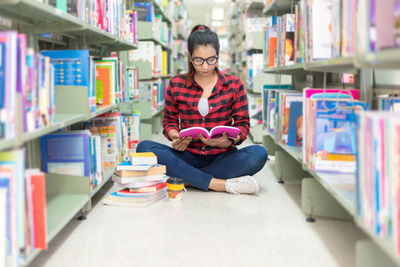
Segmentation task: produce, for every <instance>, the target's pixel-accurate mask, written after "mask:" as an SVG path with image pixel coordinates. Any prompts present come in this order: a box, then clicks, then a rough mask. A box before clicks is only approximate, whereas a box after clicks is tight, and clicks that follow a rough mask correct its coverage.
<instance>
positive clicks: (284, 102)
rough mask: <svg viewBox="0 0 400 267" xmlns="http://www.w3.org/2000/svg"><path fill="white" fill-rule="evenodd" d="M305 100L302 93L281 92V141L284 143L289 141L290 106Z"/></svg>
mask: <svg viewBox="0 0 400 267" xmlns="http://www.w3.org/2000/svg"><path fill="white" fill-rule="evenodd" d="M302 100H303V94H301V93H281V94H280V103H281V105H280V107H279V118H280V120H279V122H280V123H279V133H280V141H281V142H282V143H283V144H287V143H288V133H289V117H290V108H291V104H292V103H293V102H298V101H302Z"/></svg>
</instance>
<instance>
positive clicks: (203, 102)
mask: <svg viewBox="0 0 400 267" xmlns="http://www.w3.org/2000/svg"><path fill="white" fill-rule="evenodd" d="M197 107H198V109H199V112H200V114H201V116H203V117H204V116H207V114H208V98H204V97H201V98H200V100H199V105H198V106H197Z"/></svg>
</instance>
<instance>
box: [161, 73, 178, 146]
mask: <svg viewBox="0 0 400 267" xmlns="http://www.w3.org/2000/svg"><path fill="white" fill-rule="evenodd" d="M178 117H179V115H178V109H177V106H176V102H175V100H174V97H173V84H172V81H171V82H170V83H169V85H168V89H167V92H166V96H165V104H164V119H163V134H164V135H165V137H167V138H168V140H171V138H169V136H168V132H169V131H170V130H172V129H176V130H177V131H179V120H178Z"/></svg>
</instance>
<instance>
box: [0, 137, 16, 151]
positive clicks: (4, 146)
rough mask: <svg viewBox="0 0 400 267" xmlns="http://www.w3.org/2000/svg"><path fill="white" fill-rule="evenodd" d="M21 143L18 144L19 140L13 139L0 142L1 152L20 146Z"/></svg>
mask: <svg viewBox="0 0 400 267" xmlns="http://www.w3.org/2000/svg"><path fill="white" fill-rule="evenodd" d="M19 145H20V143H19V142H18V138H11V139H1V140H0V150H6V149H10V148H13V147H17V146H19Z"/></svg>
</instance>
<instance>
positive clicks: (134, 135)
mask: <svg viewBox="0 0 400 267" xmlns="http://www.w3.org/2000/svg"><path fill="white" fill-rule="evenodd" d="M124 117H125V122H126V128H127V139H128V140H127V142H128V148H127V150H128V151H127V153H133V152H135V151H136V148H137V146H138V144H139V141H140V113H139V112H132V113H130V114H126V115H124Z"/></svg>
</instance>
